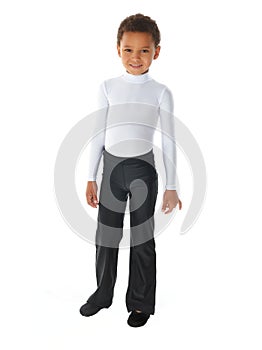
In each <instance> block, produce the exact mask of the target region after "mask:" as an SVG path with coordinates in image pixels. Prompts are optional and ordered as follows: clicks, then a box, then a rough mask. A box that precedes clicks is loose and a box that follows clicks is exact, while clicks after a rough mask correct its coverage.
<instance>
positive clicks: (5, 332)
mask: <svg viewBox="0 0 262 350" xmlns="http://www.w3.org/2000/svg"><path fill="white" fill-rule="evenodd" d="M137 12H142V13H143V14H146V15H149V16H151V17H152V18H153V19H155V20H156V21H157V23H158V25H159V28H160V30H161V34H162V41H161V45H162V51H161V55H160V57H159V59H158V60H157V61H155V62H153V65H152V67H151V75H152V76H153V77H154V78H155V79H156V80H158V81H160V82H163V83H165V84H166V85H168V86H169V87H170V88H171V89H172V91H173V94H174V99H175V112H176V116H177V117H178V118H179V119H181V120H182V121H183V123H185V124H186V125H187V127H188V128H189V129H190V130H191V132H192V133H193V135H194V136H195V138H196V139H197V141H198V143H199V146H200V147H201V149H202V152H203V155H204V158H205V162H206V167H207V174H208V192H207V197H206V201H205V205H204V208H203V211H202V213H201V215H200V217H199V219H198V221H197V222H196V224H195V225H194V226H193V228H192V229H191V230H190V231H189V232H188V233H187V234H185V235H180V234H179V229H180V225H181V223H182V221H183V218H184V217H185V215H186V211H187V208H188V206H189V200H190V195H189V192H188V189H189V188H190V190H191V184H192V179H190V177H189V176H188V172H189V170H188V165H187V163H186V161H184V160H183V159H182V156H181V154H180V155H179V162H178V167H179V169H178V175H179V180H180V183H181V193H180V197H181V199H182V201H183V204H184V207H183V210H182V211H180V212H178V213H177V215H176V218H175V220H174V222H173V223H172V224H171V225H170V226H169V227H168V229H167V230H166V231H165V232H164V233H163V234H161V235H160V236H159V237H158V238H157V241H156V245H157V264H158V265H157V266H158V270H157V274H158V280H157V283H158V284H157V300H156V302H157V303H156V313H155V315H154V316H151V318H150V319H149V321H148V323H147V324H146V325H145V326H144V327H141V328H138V329H133V328H131V327H129V326H128V325H127V323H126V320H127V317H128V313H127V310H126V306H125V292H126V287H127V278H128V257H129V253H128V250H126V249H122V250H120V253H119V265H118V279H117V283H116V286H115V296H114V302H113V304H112V306H111V308H110V309H104V310H101V311H100V313H98V314H97V315H95V316H93V317H90V318H84V317H82V316H81V315H80V314H79V311H78V310H79V308H80V306H81V305H82V304H83V303H84V302H85V300H86V299H87V298H88V296H89V295H90V294H91V293H92V292H93V291H94V288H95V248H94V246H93V245H92V244H89V243H87V242H86V241H84V240H82V239H81V238H79V237H78V236H77V235H76V234H74V233H73V232H72V231H71V229H70V228H69V227H68V226H67V224H66V223H65V221H64V220H63V218H62V216H61V215H60V212H59V209H58V207H57V205H56V200H55V194H54V189H53V173H54V164H55V159H56V154H57V151H58V149H59V146H60V144H61V142H62V140H63V139H64V137H65V136H66V134H67V133H68V132H69V130H70V129H71V128H72V127H73V126H74V125H75V124H76V123H77V122H78V121H79V120H80V119H82V118H84V117H85V116H86V115H87V114H88V113H90V112H91V111H92V108H93V101H94V100H93V96H94V92H95V89H96V87H97V86H98V84H99V83H100V82H101V81H102V80H104V79H106V78H109V77H113V76H116V75H118V74H121V73H122V72H123V68H122V65H121V62H120V61H119V58H118V56H117V54H116V49H115V41H116V32H117V28H118V26H119V24H120V22H121V20H122V19H123V18H125V17H126V16H128V15H131V14H134V13H137ZM261 31H262V28H261V11H260V8H259V1H252V0H251V1H232V0H227V1H225V0H221V1H203V0H201V1H192V0H191V1H187V0H186V1H172V2H171V1H159V2H156V1H152V0H150V1H148V0H144V1H141V0H140V1H137V0H132V1H131V2H130V3H129V2H124V1H122V2H120V1H119V2H118V1H115V0H111V1H92V2H88V1H78V0H75V1H58V0H52V1H49V0H46V1H28V0H27V1H26V0H25V1H8V2H7V1H5V2H4V1H2V2H1V7H0V33H1V34H0V35H1V43H0V44H1V45H0V47H1V55H0V59H1V65H0V69H1V75H0V84H1V91H0V93H1V95H0V96H1V105H0V108H1V131H0V132H1V135H0V142H1V182H0V185H1V188H0V196H1V244H0V249H1V252H0V259H1V288H0V291H1V298H0V301H1V305H0V317H1V320H2V326H1V334H2V335H1V343H3V344H1V348H4V349H16V348H17V349H18V348H26V349H49V350H53V349H56V350H57V349H59V350H60V349H61V350H66V349H78V350H81V349H87V348H90V347H91V346H94V347H95V348H96V349H105V348H111V347H112V348H114V349H123V348H124V349H125V350H128V349H134V348H136V347H138V348H145V346H146V347H147V348H151V349H159V348H160V347H163V346H164V345H163V344H164V343H168V344H169V345H168V348H173V349H179V350H185V349H188V350H189V349H190V350H192V349H198V348H199V349H202V350H204V349H212V350H215V349H219V350H220V349H253V350H256V349H261V346H262V339H261V326H262V320H261V318H262V316H261V315H262V302H261V295H262V284H261V266H262V261H261V260H262V257H261V242H262V240H261V232H262V231H261V195H262V193H261V178H262V174H261V165H260V163H261V146H262V145H261V124H260V120H261V117H262V113H261V112H262V107H261V93H262V88H261V79H262V74H261V62H262V55H261ZM84 195H85V183H83V196H84ZM159 195H161V194H159ZM94 210H98V209H94Z"/></svg>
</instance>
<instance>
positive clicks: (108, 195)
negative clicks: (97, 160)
mask: <svg viewBox="0 0 262 350" xmlns="http://www.w3.org/2000/svg"><path fill="white" fill-rule="evenodd" d="M157 194H158V174H157V171H156V169H155V161H154V153H153V150H152V149H151V150H150V151H149V152H148V153H145V154H142V155H139V156H136V157H126V158H125V157H116V156H114V155H113V154H111V153H109V152H108V151H107V150H105V149H104V152H103V174H102V182H101V188H100V196H99V210H98V218H97V221H98V224H97V230H96V279H97V290H96V291H95V292H94V293H93V294H92V295H91V296H90V297H89V299H88V301H89V302H90V303H93V304H96V305H98V306H102V307H109V306H110V305H111V304H112V300H113V294H114V286H115V282H116V277H117V261H118V251H119V243H120V241H121V239H122V237H123V222H124V215H125V210H126V204H127V199H128V197H129V212H130V258H129V282H128V288H127V292H126V306H127V310H128V311H132V310H134V309H138V310H141V311H142V312H145V313H148V314H154V312H155V292H156V251H155V240H154V227H155V222H154V211H155V204H156V199H157Z"/></svg>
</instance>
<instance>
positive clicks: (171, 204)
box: [162, 190, 182, 214]
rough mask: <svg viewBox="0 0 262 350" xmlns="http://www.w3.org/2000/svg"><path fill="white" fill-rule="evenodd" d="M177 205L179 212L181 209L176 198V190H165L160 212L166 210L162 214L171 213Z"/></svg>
mask: <svg viewBox="0 0 262 350" xmlns="http://www.w3.org/2000/svg"><path fill="white" fill-rule="evenodd" d="M177 204H178V205H179V210H181V209H182V202H181V200H180V199H179V198H178V195H177V192H176V190H166V191H165V193H164V196H163V205H162V211H163V212H165V210H166V209H168V210H167V211H166V212H165V213H164V214H169V213H171V211H172V210H173V209H174V208H175V207H176V206H177Z"/></svg>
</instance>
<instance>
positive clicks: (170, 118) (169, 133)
mask: <svg viewBox="0 0 262 350" xmlns="http://www.w3.org/2000/svg"><path fill="white" fill-rule="evenodd" d="M159 115H160V126H161V136H162V152H163V162H164V166H165V171H166V186H165V189H166V190H165V193H164V196H163V205H162V211H165V210H166V209H168V211H167V212H165V214H168V213H170V212H171V211H172V210H173V209H174V208H175V207H176V206H177V204H179V209H181V208H182V202H181V201H180V199H179V198H178V195H177V191H176V188H177V186H176V164H177V157H176V156H177V153H176V141H175V118H174V102H173V96H172V93H171V91H170V90H169V89H168V88H167V87H166V88H165V89H164V90H163V92H162V95H161V99H160V104H159Z"/></svg>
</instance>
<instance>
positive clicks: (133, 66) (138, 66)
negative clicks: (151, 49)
mask: <svg viewBox="0 0 262 350" xmlns="http://www.w3.org/2000/svg"><path fill="white" fill-rule="evenodd" d="M130 67H132V68H133V69H139V68H141V67H142V64H130Z"/></svg>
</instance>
